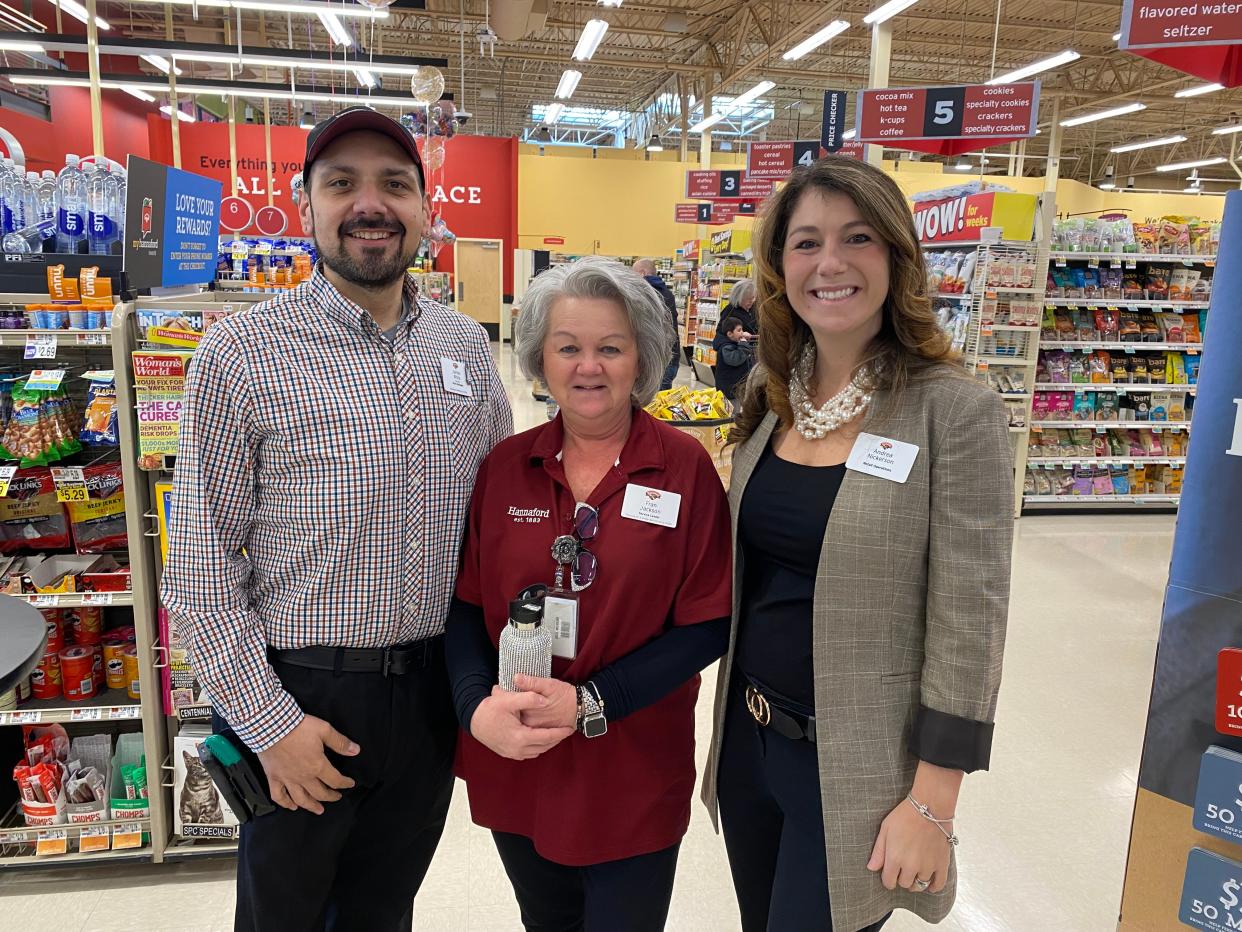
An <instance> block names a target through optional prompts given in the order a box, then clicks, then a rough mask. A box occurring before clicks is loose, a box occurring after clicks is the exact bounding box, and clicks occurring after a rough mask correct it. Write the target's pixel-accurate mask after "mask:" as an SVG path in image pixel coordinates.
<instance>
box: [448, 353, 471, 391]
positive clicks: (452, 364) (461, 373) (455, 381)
mask: <svg viewBox="0 0 1242 932" xmlns="http://www.w3.org/2000/svg"><path fill="white" fill-rule="evenodd" d="M440 371H441V373H442V374H443V376H444V390H445V391H446V392H452V393H453V394H454V395H461V396H462V397H464V398H472V397H474V391H473V390H472V389H471V388H470V383H469V382H467V381H466V364H465V363H464V362H460V361H458V360H456V359H449V358H448V357H447V356H441V357H440Z"/></svg>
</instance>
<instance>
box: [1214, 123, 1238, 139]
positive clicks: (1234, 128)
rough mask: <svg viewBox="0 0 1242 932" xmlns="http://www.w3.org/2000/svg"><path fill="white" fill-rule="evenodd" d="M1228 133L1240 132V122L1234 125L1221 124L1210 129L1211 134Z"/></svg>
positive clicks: (1223, 134) (1224, 134)
mask: <svg viewBox="0 0 1242 932" xmlns="http://www.w3.org/2000/svg"><path fill="white" fill-rule="evenodd" d="M1230 133H1242V123H1238V124H1237V125H1235V126H1221V127H1218V128H1216V129H1214V130H1212V135H1213V136H1228V135H1229V134H1230Z"/></svg>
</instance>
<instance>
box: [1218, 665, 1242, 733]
mask: <svg viewBox="0 0 1242 932" xmlns="http://www.w3.org/2000/svg"><path fill="white" fill-rule="evenodd" d="M1216 730H1217V731H1219V732H1220V733H1221V734H1222V735H1242V650H1239V649H1238V648H1236V647H1227V648H1225V649H1224V650H1222V651H1221V652H1220V653H1219V654H1217V655H1216Z"/></svg>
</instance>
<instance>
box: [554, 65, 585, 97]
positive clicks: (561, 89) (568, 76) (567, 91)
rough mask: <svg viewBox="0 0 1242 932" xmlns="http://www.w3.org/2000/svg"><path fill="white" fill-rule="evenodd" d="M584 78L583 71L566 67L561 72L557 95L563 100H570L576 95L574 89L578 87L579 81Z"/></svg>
mask: <svg viewBox="0 0 1242 932" xmlns="http://www.w3.org/2000/svg"><path fill="white" fill-rule="evenodd" d="M581 80H582V72H581V71H574V69H572V68H566V69H565V70H564V71H563V72H561V81H560V83H559V84H557V85H556V96H557V97H559V98H561V99H562V100H569V98H571V97H573V96H574V91H576V90H577V89H578V82H579V81H581Z"/></svg>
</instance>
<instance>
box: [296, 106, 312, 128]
mask: <svg viewBox="0 0 1242 932" xmlns="http://www.w3.org/2000/svg"><path fill="white" fill-rule="evenodd" d="M298 126H299V127H300V128H302V129H314V128H315V114H313V113H311V112H310V111H309V110H307V111H306V112H305V113H303V114H302V122H301V123H299V124H298Z"/></svg>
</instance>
